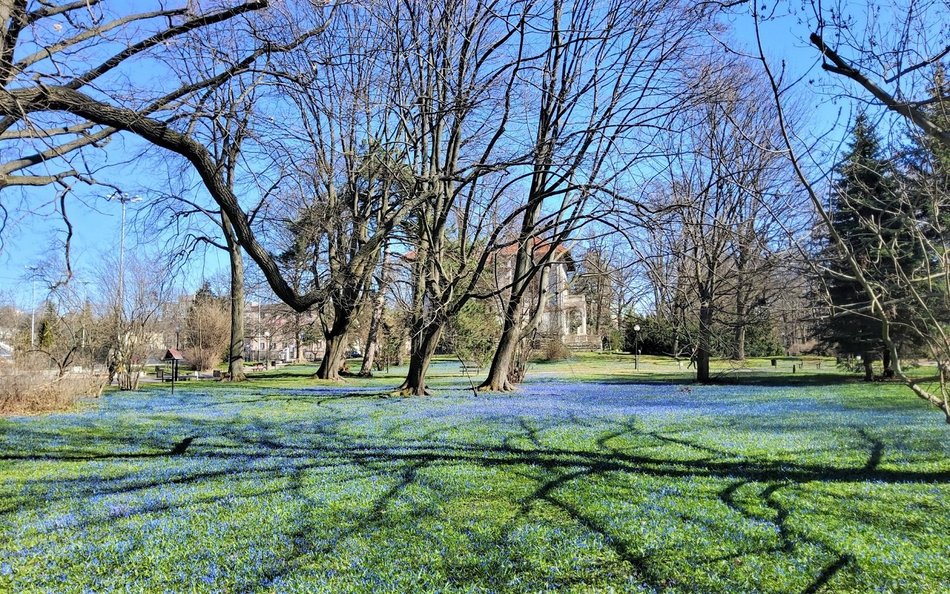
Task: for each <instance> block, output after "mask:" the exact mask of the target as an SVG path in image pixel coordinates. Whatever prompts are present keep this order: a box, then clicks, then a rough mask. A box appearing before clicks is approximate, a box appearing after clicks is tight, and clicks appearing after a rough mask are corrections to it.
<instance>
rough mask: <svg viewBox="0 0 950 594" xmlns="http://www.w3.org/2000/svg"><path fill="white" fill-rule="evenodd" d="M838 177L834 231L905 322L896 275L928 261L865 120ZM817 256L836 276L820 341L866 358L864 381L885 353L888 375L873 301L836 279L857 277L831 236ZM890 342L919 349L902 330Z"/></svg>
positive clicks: (828, 281) (906, 303) (913, 211)
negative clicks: (873, 365)
mask: <svg viewBox="0 0 950 594" xmlns="http://www.w3.org/2000/svg"><path fill="white" fill-rule="evenodd" d="M836 173H837V176H838V179H837V182H836V184H835V187H834V189H833V191H832V194H831V204H830V205H829V206H830V208H829V210H830V212H831V216H832V225H833V227H834V229H835V231H836V232H837V233H838V235H839V236H840V237H841V239H842V240H843V242H844V244H845V245H846V246H847V249H848V251H849V252H850V253H851V254H852V255H853V256H854V258H855V260H856V261H857V263H858V265H859V266H861V268H862V269H863V270H864V271H865V273H866V276H867V277H868V278H869V279H871V281H872V282H873V283H874V284H875V287H876V288H877V293H878V296H879V297H880V298H881V301H882V302H883V303H884V304H885V307H886V308H888V310H889V311H888V312H886V313H887V315H888V318H889V319H891V320H900V319H901V315H902V311H906V310H907V308H909V307H911V303H910V300H909V299H908V295H907V290H906V289H907V288H906V285H904V284H902V283H901V282H899V278H900V275H899V274H898V269H900V270H901V271H904V272H910V271H912V270H913V269H914V268H915V267H916V266H917V265H918V264H919V263H920V262H922V261H923V254H922V252H921V250H920V249H919V247H918V244H917V242H916V241H914V238H913V236H912V232H911V230H912V227H913V225H915V224H916V223H915V221H916V218H917V217H918V216H919V215H920V211H919V209H918V208H917V207H914V206H912V204H913V203H912V202H911V201H908V200H902V199H901V195H900V193H899V191H898V187H897V183H896V177H895V172H894V170H893V168H892V167H891V165H890V164H889V163H888V161H886V160H884V159H882V158H881V143H880V140H879V138H878V137H877V135H876V134H875V133H874V131H873V130H872V128H871V126H870V124H869V122H868V120H867V119H866V118H865V117H864V116H859V117H858V118H857V120H856V121H855V125H854V129H853V130H852V142H851V145H850V147H849V151H848V153H847V155H846V156H845V158H844V160H843V161H842V163H841V164H840V165H839V166H838V167H837V168H836ZM819 258H820V260H821V261H822V263H823V265H824V266H825V267H827V268H828V270H829V271H830V272H829V274H827V275H825V279H824V282H825V286H826V287H827V289H828V295H829V297H830V301H831V303H830V305H831V315H830V316H829V317H827V318H826V319H825V320H823V321H822V322H821V323H820V324H819V336H820V337H821V339H822V341H823V342H824V343H825V345H826V346H829V347H832V348H834V349H836V350H837V351H838V352H839V353H842V354H848V355H859V356H861V358H862V360H863V363H864V372H865V379H867V380H870V379H872V367H871V364H872V363H873V362H874V361H875V360H877V359H878V356H879V355H880V357H881V358H882V360H883V367H884V375H885V376H890V375H891V371H890V370H891V362H890V353H889V352H888V351H887V349H885V348H884V344H883V341H882V339H881V323H880V321H879V320H878V319H877V318H876V317H875V316H874V315H873V313H872V311H871V307H870V305H871V299H870V296H869V295H868V294H867V293H866V292H865V291H864V290H863V288H862V286H861V285H860V284H859V283H858V282H856V281H849V280H847V279H843V278H841V277H840V276H837V275H836V274H835V273H840V274H843V275H851V268H850V266H849V265H848V263H847V260H846V258H845V256H844V254H842V253H841V251H840V248H839V246H837V245H836V244H835V243H834V242H833V241H832V240H831V239H830V237H826V238H825V240H824V242H823V246H822V248H821V250H820V253H819ZM891 336H892V338H893V339H894V340H895V341H896V342H897V343H898V345H899V347H902V346H903V345H908V346H909V345H910V344H912V343H913V337H912V333H910V332H906V331H902V330H901V327H900V326H896V327H895V328H894V330H893V331H892V334H891Z"/></svg>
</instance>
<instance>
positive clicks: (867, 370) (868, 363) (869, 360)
mask: <svg viewBox="0 0 950 594" xmlns="http://www.w3.org/2000/svg"><path fill="white" fill-rule="evenodd" d="M861 363H862V364H863V365H864V381H866V382H871V381H874V361H873V357H872V355H871V353H868V352H865V353H863V354H862V355H861Z"/></svg>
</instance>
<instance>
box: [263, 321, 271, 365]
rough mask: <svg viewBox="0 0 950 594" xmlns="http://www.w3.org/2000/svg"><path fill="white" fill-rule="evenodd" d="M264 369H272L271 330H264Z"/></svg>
mask: <svg viewBox="0 0 950 594" xmlns="http://www.w3.org/2000/svg"><path fill="white" fill-rule="evenodd" d="M264 369H270V331H269V330H265V331H264Z"/></svg>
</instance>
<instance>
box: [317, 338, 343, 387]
mask: <svg viewBox="0 0 950 594" xmlns="http://www.w3.org/2000/svg"><path fill="white" fill-rule="evenodd" d="M334 326H335V325H334ZM324 337H325V342H326V348H325V349H324V351H323V359H322V360H321V361H320V369H318V370H317V377H318V378H319V379H325V380H338V379H340V365H341V364H342V362H343V351H344V349H345V348H346V333H345V332H344V333H343V334H336V333H334V332H333V331H332V329H331V331H330V332H327V333H326V334H325V335H324Z"/></svg>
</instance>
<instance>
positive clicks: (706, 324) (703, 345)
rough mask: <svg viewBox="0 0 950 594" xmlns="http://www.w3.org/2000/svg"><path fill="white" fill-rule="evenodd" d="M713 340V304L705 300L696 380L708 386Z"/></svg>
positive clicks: (703, 302) (701, 316)
mask: <svg viewBox="0 0 950 594" xmlns="http://www.w3.org/2000/svg"><path fill="white" fill-rule="evenodd" d="M711 338H712V302H711V300H708V299H703V300H702V302H701V303H700V306H699V347H698V348H697V349H696V380H697V381H698V382H700V383H704V384H708V383H709V382H710V381H711V379H710V376H709V354H710V353H709V352H710V350H711V348H710V342H711V340H710V339H711Z"/></svg>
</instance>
